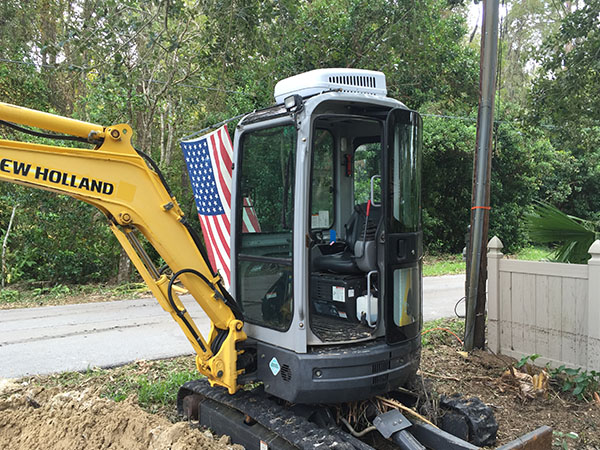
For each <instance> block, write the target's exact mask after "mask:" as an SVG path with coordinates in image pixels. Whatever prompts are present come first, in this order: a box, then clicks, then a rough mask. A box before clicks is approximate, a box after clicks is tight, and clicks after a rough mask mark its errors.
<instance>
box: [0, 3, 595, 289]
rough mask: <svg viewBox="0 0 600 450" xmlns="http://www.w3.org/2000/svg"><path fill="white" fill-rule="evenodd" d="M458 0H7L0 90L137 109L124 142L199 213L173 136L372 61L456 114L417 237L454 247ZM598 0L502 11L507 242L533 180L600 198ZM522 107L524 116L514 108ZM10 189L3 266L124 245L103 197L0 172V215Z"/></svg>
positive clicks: (460, 67) (115, 252)
mask: <svg viewBox="0 0 600 450" xmlns="http://www.w3.org/2000/svg"><path fill="white" fill-rule="evenodd" d="M464 3H465V2H462V1H460V0H459V1H456V0H423V1H420V2H416V3H415V2H389V1H387V0H372V1H365V0H315V1H311V2H296V1H293V0H283V1H278V2H259V1H256V0H242V1H236V2H233V1H231V0H225V1H220V2H200V3H190V2H183V1H179V0H178V1H174V2H173V1H169V2H162V1H158V0H151V1H147V2H141V1H140V0H125V1H119V2H117V1H116V0H106V1H105V2H104V3H103V4H102V7H98V6H97V5H96V3H94V2H91V1H89V0H75V1H72V2H49V3H48V2H46V3H43V4H29V3H22V2H18V1H16V0H7V1H5V2H2V3H1V4H0V25H1V26H0V44H1V45H0V59H1V62H0V101H6V102H9V103H15V104H19V105H22V106H27V107H33V108H36V109H40V110H44V111H52V112H56V113H59V114H63V115H67V116H71V117H75V118H79V119H83V120H88V121H92V122H96V123H100V124H105V125H110V124H114V123H121V122H127V123H130V124H131V125H132V126H133V128H134V130H135V134H134V138H133V139H134V143H135V145H136V146H137V147H139V148H141V149H142V150H144V151H146V152H147V153H149V154H150V155H151V156H152V157H153V158H154V159H155V160H156V161H157V162H158V164H159V166H160V167H161V170H163V172H164V174H165V177H166V179H167V181H168V182H169V184H170V186H171V188H172V190H173V192H174V194H175V196H176V197H177V199H178V201H179V202H180V204H181V205H182V208H183V210H184V212H185V213H186V214H187V215H188V216H189V218H190V221H191V222H193V223H194V224H195V225H198V224H197V214H196V212H195V207H194V202H193V197H192V193H191V189H190V184H189V180H188V178H187V173H186V169H185V164H184V161H183V158H182V155H181V151H180V149H179V146H178V143H177V140H178V139H179V138H181V137H182V136H183V135H185V134H188V133H189V132H191V131H194V130H198V129H200V128H203V127H204V126H207V125H210V124H212V123H216V122H218V121H221V120H223V119H225V118H227V117H231V116H234V115H237V114H240V113H243V112H246V111H250V110H253V109H255V108H260V107H263V106H266V105H269V104H271V103H272V101H273V99H272V90H273V87H274V85H275V83H276V82H277V81H278V80H279V79H282V78H284V77H286V76H289V75H293V74H296V73H299V72H303V71H306V70H310V69H314V68H321V67H360V68H366V69H375V70H382V71H383V72H385V74H386V78H387V84H388V92H389V95H390V96H391V97H394V98H398V99H400V100H401V101H403V102H404V103H405V104H407V105H408V106H409V107H411V108H413V109H419V110H421V111H422V112H424V113H430V114H439V115H447V116H460V117H467V120H464V119H453V118H452V119H450V118H439V117H426V118H425V120H424V126H425V130H424V149H425V153H424V159H423V169H424V170H423V172H424V176H423V216H424V227H425V229H424V242H425V245H426V247H427V248H428V250H429V252H432V253H439V252H445V253H458V252H460V251H461V250H462V248H463V246H464V245H465V244H464V235H465V232H466V227H467V225H468V223H469V216H470V209H469V208H470V197H471V176H472V160H473V158H472V155H473V150H474V148H475V122H474V119H475V116H474V114H473V111H475V109H476V104H477V96H478V91H477V85H478V83H477V80H478V64H479V57H478V54H477V52H478V46H477V45H476V41H474V42H473V44H469V43H468V42H467V32H468V30H467V28H466V20H465V8H464V6H461V5H464ZM599 3H600V0H590V1H587V2H585V5H582V6H581V7H580V9H578V10H576V11H574V12H572V13H571V14H567V15H566V16H565V17H561V14H559V13H558V11H557V10H556V8H555V6H554V5H553V4H551V2H547V1H546V0H535V1H531V2H522V4H516V3H515V4H513V5H511V8H510V11H509V15H508V16H507V18H506V20H505V22H504V24H505V27H506V28H505V31H504V32H505V33H506V34H505V37H506V39H505V40H504V42H503V43H501V45H504V47H503V53H502V57H503V58H504V61H503V64H502V65H501V67H502V76H501V82H502V90H501V92H500V98H501V99H502V104H501V106H502V108H501V109H500V111H499V112H498V113H497V117H496V119H497V120H500V121H501V122H500V125H498V127H497V141H496V147H495V155H494V160H493V169H492V182H491V183H492V185H491V198H492V213H491V222H490V227H491V231H490V233H493V234H497V235H499V236H500V237H501V239H502V240H503V242H504V244H505V246H506V248H507V251H509V252H513V251H515V250H517V249H518V248H519V247H520V246H522V245H523V244H524V243H525V242H526V234H525V231H524V225H523V214H524V213H526V212H527V210H528V208H529V206H528V205H530V204H531V203H532V200H533V199H534V198H536V197H539V198H541V199H545V200H547V201H551V202H552V203H555V204H557V205H559V206H560V207H561V208H564V209H565V210H566V211H567V212H569V213H573V214H577V215H579V216H582V217H589V218H591V219H595V217H596V216H595V215H596V214H598V215H600V213H599V211H600V176H598V175H600V173H599V172H600V150H599V149H600V127H599V125H598V119H597V118H598V116H599V115H598V102H596V101H595V99H597V98H598V97H600V96H599V95H598V88H599V87H598V86H599V82H598V77H597V76H596V75H597V58H596V57H595V55H597V53H598V52H597V49H598V45H599V37H598V36H599V33H598V31H597V30H598V29H599V27H598V11H599V8H600V6H599ZM548 11H550V12H551V14H547V13H548ZM561 19H562V22H561ZM540 37H541V38H542V39H544V44H543V47H542V49H541V51H540V50H539V49H538V47H539V39H540ZM509 43H510V46H509ZM533 57H537V59H538V66H539V70H538V71H537V73H538V75H536V80H535V83H534V87H533V90H532V93H531V102H530V104H525V100H524V98H525V96H526V92H527V91H528V89H529V83H528V80H529V77H530V74H529V72H528V70H527V69H526V68H523V65H525V64H526V62H527V61H530V60H531V58H533ZM567 94H569V95H567ZM507 100H508V102H507ZM527 115H530V116H531V120H530V121H529V122H528V123H529V124H533V125H535V126H533V127H532V126H526V125H523V123H522V122H523V120H522V119H523V118H524V117H525V116H527ZM580 116H581V117H580ZM468 119H472V120H468ZM231 129H233V128H231ZM0 133H1V134H2V137H10V138H15V137H16V136H17V133H15V132H13V131H6V130H4V129H2V130H0ZM18 139H23V137H22V136H18ZM38 141H39V140H38ZM359 187H360V186H359ZM16 203H18V204H19V205H20V207H19V209H18V212H17V222H16V224H15V229H14V231H13V233H14V235H13V236H12V237H11V239H10V242H9V247H8V255H7V262H8V268H9V271H10V272H9V276H10V280H11V282H18V281H23V280H38V281H40V280H41V281H48V282H50V283H62V284H66V283H73V282H90V281H98V280H108V279H115V278H116V276H117V271H118V261H119V255H120V247H119V246H118V244H117V242H116V240H115V239H114V238H112V235H111V234H110V232H109V230H108V229H107V227H106V226H105V220H104V219H103V217H102V216H101V215H99V214H98V212H96V211H95V210H93V209H92V208H90V207H88V206H86V205H80V204H77V202H75V201H72V200H67V199H64V198H61V197H53V194H48V193H34V192H33V191H30V190H27V189H25V188H21V187H15V186H9V185H0V229H3V228H5V225H6V224H7V221H8V217H7V214H9V213H10V209H11V207H12V205H14V204H16ZM152 257H153V258H155V259H157V260H158V256H157V255H156V254H152Z"/></svg>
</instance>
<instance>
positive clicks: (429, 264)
mask: <svg viewBox="0 0 600 450" xmlns="http://www.w3.org/2000/svg"><path fill="white" fill-rule="evenodd" d="M460 273H465V262H464V261H463V259H462V255H425V257H424V258H423V276H424V277H438V276H440V275H455V274H460Z"/></svg>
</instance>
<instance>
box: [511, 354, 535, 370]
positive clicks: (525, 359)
mask: <svg viewBox="0 0 600 450" xmlns="http://www.w3.org/2000/svg"><path fill="white" fill-rule="evenodd" d="M539 357H540V355H538V354H537V353H534V354H533V355H525V356H523V357H522V358H521V359H520V360H519V361H518V362H517V363H516V364H515V367H516V368H517V369H520V368H521V367H523V366H524V365H525V364H527V363H528V362H529V361H530V360H531V362H532V363H534V362H535V360H536V359H538V358H539Z"/></svg>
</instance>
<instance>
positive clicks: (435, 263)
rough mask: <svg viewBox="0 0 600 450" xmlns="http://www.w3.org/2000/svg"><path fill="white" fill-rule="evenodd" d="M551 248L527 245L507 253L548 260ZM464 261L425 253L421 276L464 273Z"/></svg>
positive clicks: (458, 258)
mask: <svg viewBox="0 0 600 450" xmlns="http://www.w3.org/2000/svg"><path fill="white" fill-rule="evenodd" d="M551 256H552V250H551V249H549V248H548V247H539V246H535V247H534V246H529V247H525V248H523V249H521V250H519V251H518V252H517V253H515V254H512V255H508V257H509V258H512V259H520V260H524V261H545V260H550V259H551ZM465 270H466V263H465V261H463V257H462V255H454V254H442V255H425V256H424V257H423V276H424V277H438V276H441V275H455V274H461V273H465Z"/></svg>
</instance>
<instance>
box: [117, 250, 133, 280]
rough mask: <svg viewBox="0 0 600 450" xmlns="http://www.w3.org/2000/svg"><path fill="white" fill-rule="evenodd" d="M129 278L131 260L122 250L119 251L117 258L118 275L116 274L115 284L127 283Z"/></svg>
mask: <svg viewBox="0 0 600 450" xmlns="http://www.w3.org/2000/svg"><path fill="white" fill-rule="evenodd" d="M130 277H131V260H130V259H129V256H128V255H127V252H126V251H125V250H124V249H121V255H120V256H119V273H118V274H117V283H118V284H124V283H129V280H130Z"/></svg>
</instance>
